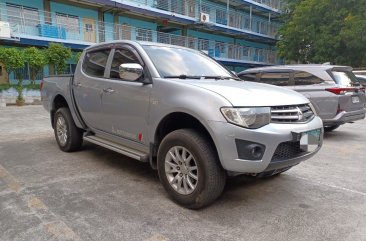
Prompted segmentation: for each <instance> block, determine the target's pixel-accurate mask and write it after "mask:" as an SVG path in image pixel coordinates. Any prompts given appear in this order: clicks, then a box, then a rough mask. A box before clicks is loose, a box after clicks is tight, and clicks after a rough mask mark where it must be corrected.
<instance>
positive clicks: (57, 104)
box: [50, 94, 70, 128]
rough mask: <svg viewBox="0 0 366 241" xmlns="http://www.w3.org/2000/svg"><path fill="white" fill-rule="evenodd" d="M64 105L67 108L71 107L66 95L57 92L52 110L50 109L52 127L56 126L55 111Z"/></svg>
mask: <svg viewBox="0 0 366 241" xmlns="http://www.w3.org/2000/svg"><path fill="white" fill-rule="evenodd" d="M62 107H66V108H69V109H70V107H69V104H68V103H67V100H66V98H65V97H64V96H62V95H61V94H57V95H56V96H55V98H53V101H52V106H51V111H50V115H51V125H52V128H54V119H55V113H56V111H57V110H58V109H60V108H62Z"/></svg>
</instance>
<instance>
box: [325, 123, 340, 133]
mask: <svg viewBox="0 0 366 241" xmlns="http://www.w3.org/2000/svg"><path fill="white" fill-rule="evenodd" d="M339 126H340V125H333V126H324V131H325V132H331V131H334V130H335V129H337V128H338V127H339Z"/></svg>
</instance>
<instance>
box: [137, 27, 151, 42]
mask: <svg viewBox="0 0 366 241" xmlns="http://www.w3.org/2000/svg"><path fill="white" fill-rule="evenodd" d="M136 40H137V41H148V42H152V31H151V30H149V29H142V28H138V29H136Z"/></svg>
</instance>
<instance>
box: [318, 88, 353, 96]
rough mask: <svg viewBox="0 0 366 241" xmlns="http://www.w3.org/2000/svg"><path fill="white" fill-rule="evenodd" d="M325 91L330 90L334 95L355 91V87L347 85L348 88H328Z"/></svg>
mask: <svg viewBox="0 0 366 241" xmlns="http://www.w3.org/2000/svg"><path fill="white" fill-rule="evenodd" d="M325 90H326V91H329V92H332V93H333V94H336V95H344V94H346V93H347V92H356V88H352V87H348V88H328V89H325Z"/></svg>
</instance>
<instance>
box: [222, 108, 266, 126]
mask: <svg viewBox="0 0 366 241" xmlns="http://www.w3.org/2000/svg"><path fill="white" fill-rule="evenodd" d="M221 113H222V114H223V115H224V117H225V119H226V120H227V121H228V122H230V123H232V124H235V125H238V126H242V127H245V128H250V129H256V128H260V127H262V126H265V125H268V124H269V123H270V122H271V108H270V107H251V108H233V107H222V108H221Z"/></svg>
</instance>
